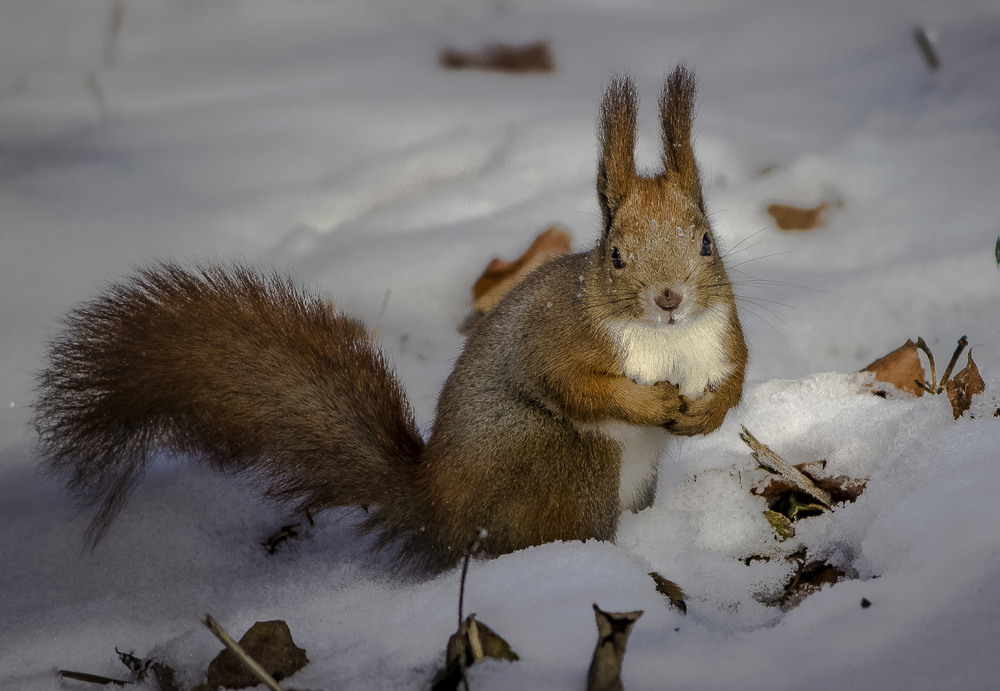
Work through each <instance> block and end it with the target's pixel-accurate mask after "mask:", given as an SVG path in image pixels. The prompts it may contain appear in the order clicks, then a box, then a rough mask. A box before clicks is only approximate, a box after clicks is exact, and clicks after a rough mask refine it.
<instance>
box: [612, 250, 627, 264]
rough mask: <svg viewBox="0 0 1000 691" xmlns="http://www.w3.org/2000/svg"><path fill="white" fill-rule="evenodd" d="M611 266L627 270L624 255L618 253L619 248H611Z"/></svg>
mask: <svg viewBox="0 0 1000 691" xmlns="http://www.w3.org/2000/svg"><path fill="white" fill-rule="evenodd" d="M611 266H613V267H615V268H616V269H624V268H625V260H624V259H622V253H621V252H619V251H618V248H617V247H612V248H611Z"/></svg>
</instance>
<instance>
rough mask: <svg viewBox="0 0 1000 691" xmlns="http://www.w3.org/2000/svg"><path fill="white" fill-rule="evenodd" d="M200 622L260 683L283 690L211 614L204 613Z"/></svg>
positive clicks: (275, 689) (272, 690) (279, 690)
mask: <svg viewBox="0 0 1000 691" xmlns="http://www.w3.org/2000/svg"><path fill="white" fill-rule="evenodd" d="M201 623H202V624H204V625H205V626H207V627H208V630H209V631H211V632H212V633H213V634H215V637H216V638H218V639H219V640H220V641H222V644H223V645H224V646H226V647H227V648H228V649H229V650H231V651H232V652H233V654H234V655H236V657H237V658H239V660H240V662H242V663H243V666H244V667H246V668H247V669H248V670H250V672H251V673H252V674H253V675H254V676H255V677H257V678H258V679H260V681H261V683H262V684H264V686H266V687H267V688H269V689H271V691H284V690H283V689H282V688H281V686H279V685H278V682H276V681H275V680H274V677H272V676H271V675H270V674H268V673H267V671H266V670H265V669H264V668H263V667H261V666H260V664H259V663H258V662H257V661H256V660H254V659H253V658H252V657H250V656H249V655H248V654H247V652H246V651H245V650H243V648H242V647H241V646H240V644H239V643H237V642H236V641H234V640H233V639H232V637H231V636H230V635H229V634H228V633H226V630H225V629H223V628H222V627H221V626H219V622H217V621H215V619H213V618H212V615H210V614H206V615H205V618H204V619H202V620H201Z"/></svg>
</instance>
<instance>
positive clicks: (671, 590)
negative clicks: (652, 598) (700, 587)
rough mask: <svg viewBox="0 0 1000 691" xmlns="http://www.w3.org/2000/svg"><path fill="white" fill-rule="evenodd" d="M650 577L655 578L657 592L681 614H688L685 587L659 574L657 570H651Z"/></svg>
mask: <svg viewBox="0 0 1000 691" xmlns="http://www.w3.org/2000/svg"><path fill="white" fill-rule="evenodd" d="M649 577H650V578H652V579H653V582H654V583H655V584H656V592H658V593H659V594H660V595H662V596H663V597H665V598H667V600H669V601H670V604H671V605H673V606H674V607H675V608H676V609H677V611H678V612H680V613H681V614H687V613H688V608H687V602H685V601H684V599H685V598H686V597H687V595H685V594H684V589H683V588H681V587H680V586H679V585H677V584H676V583H674V582H673V581H671V580H668V579H666V578H664V577H663V576H661V575H660V574H658V573H657V572H656V571H650V572H649Z"/></svg>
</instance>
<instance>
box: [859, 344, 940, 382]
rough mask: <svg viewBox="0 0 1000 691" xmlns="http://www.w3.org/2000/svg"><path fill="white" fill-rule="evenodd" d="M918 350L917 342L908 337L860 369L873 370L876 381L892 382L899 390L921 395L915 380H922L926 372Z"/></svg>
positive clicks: (864, 370)
mask: <svg viewBox="0 0 1000 691" xmlns="http://www.w3.org/2000/svg"><path fill="white" fill-rule="evenodd" d="M919 350H920V349H919V347H918V346H917V344H916V343H914V342H913V340H912V339H909V338H908V339H906V343H904V344H903V345H901V346H900V347H899V348H896V350H894V351H892V352H891V353H889V354H888V355H884V356H882V357H880V358H879V359H878V360H876V361H875V362H873V363H872V364H870V365H868V366H867V367H865V368H864V369H862V370H861V371H862V372H874V373H875V380H876V381H880V382H884V383H886V384H892V385H893V386H895V387H896V388H897V389H899V390H900V391H906V392H907V393H911V394H913V395H914V396H923V395H924V390H923V389H922V388H921V387H920V386H918V385H917V382H918V381H921V382H922V381H924V380H925V379H926V378H927V374H926V372H925V371H924V366H923V364H922V363H921V362H920V356H919V355H918V354H917V353H918V351H919Z"/></svg>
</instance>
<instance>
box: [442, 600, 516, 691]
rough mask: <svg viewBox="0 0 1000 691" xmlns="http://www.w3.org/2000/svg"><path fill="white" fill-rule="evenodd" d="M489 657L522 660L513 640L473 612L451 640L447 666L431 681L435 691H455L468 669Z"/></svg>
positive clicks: (446, 661)
mask: <svg viewBox="0 0 1000 691" xmlns="http://www.w3.org/2000/svg"><path fill="white" fill-rule="evenodd" d="M488 657H489V658H493V659H494V660H508V661H510V662H516V661H517V660H519V659H520V657H518V655H517V653H515V652H514V650H513V648H511V647H510V643H508V642H507V641H505V640H504V639H503V638H502V637H500V636H499V635H498V634H497V633H496V632H495V631H494V630H493V629H491V628H490V627H488V626H487V625H486V624H484V623H482V622H481V621H478V620H477V619H476V615H475V614H470V615H469V616H467V617H466V618H465V619H464V620H462V624H461V625H460V626H459V627H458V631H456V632H455V633H453V634H452V635H451V637H450V638H449V639H448V646H447V648H446V649H445V666H444V668H443V669H442V670H441V671H439V672H438V674H437V676H436V677H435V678H434V681H432V682H431V689H432V691H454V689H457V688H458V686H459V684H460V683H461V682H462V680H463V678H464V677H465V670H466V669H467V668H468V667H471V666H472V665H474V664H475V663H477V662H481V661H483V660H484V659H486V658H488Z"/></svg>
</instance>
